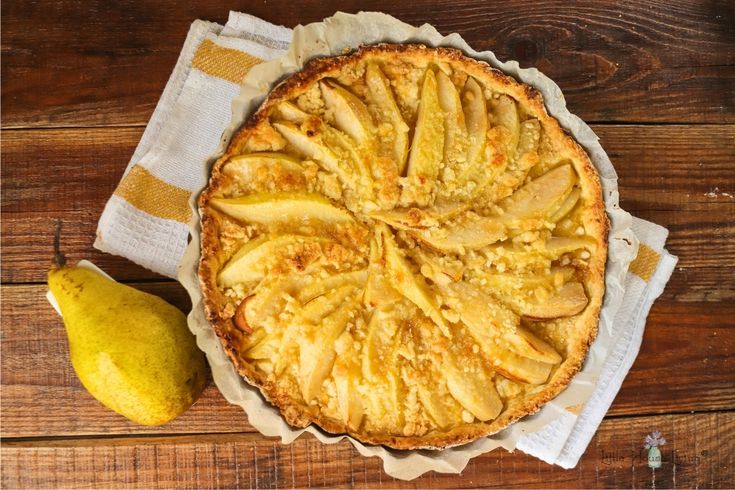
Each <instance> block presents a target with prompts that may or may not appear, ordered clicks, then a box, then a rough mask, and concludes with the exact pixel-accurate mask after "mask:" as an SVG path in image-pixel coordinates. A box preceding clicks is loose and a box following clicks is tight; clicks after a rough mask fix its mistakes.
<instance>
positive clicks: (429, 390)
mask: <svg viewBox="0 0 735 490" xmlns="http://www.w3.org/2000/svg"><path fill="white" fill-rule="evenodd" d="M422 378H423V379H421V380H419V382H418V383H417V384H416V391H417V393H418V397H419V401H420V402H421V405H422V406H423V407H424V409H425V410H426V413H427V414H428V416H429V417H430V418H431V420H433V421H434V423H435V424H436V425H437V426H438V427H439V428H440V429H446V428H448V427H451V426H452V425H454V424H456V423H457V422H458V421H459V420H461V418H462V407H461V406H460V405H459V404H458V403H457V402H456V401H454V399H453V398H450V397H446V396H444V397H443V396H441V395H439V393H437V391H436V388H435V387H434V386H432V385H434V384H436V382H437V381H436V379H431V375H430V374H426V375H423V376H422Z"/></svg>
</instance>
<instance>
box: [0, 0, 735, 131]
mask: <svg viewBox="0 0 735 490" xmlns="http://www.w3.org/2000/svg"><path fill="white" fill-rule="evenodd" d="M229 7H232V8H239V9H240V10H242V11H245V12H247V13H250V14H253V15H256V16H259V17H261V18H263V19H266V20H269V21H271V22H274V23H276V24H284V25H286V26H289V27H293V26H295V25H296V24H298V23H299V22H303V23H306V22H313V21H318V20H320V19H322V18H324V17H326V16H329V15H332V14H333V13H334V12H336V11H337V10H343V11H347V12H357V11H360V10H379V11H384V12H386V13H389V14H392V15H395V16H396V17H398V18H400V19H402V20H404V21H406V22H409V23H412V24H416V25H418V24H422V23H424V22H430V23H432V24H434V25H435V26H436V27H437V29H438V30H439V31H440V32H443V33H446V34H449V33H451V32H459V33H460V34H461V35H462V36H464V38H465V39H466V40H467V41H468V42H469V44H470V45H471V46H473V47H474V48H475V49H478V50H485V49H492V50H494V51H495V52H496V53H497V55H498V57H499V58H500V59H516V60H518V61H519V62H520V64H521V66H524V67H528V66H535V67H537V68H539V69H541V70H542V71H544V72H545V73H546V74H547V75H549V76H550V77H551V78H552V79H554V80H555V81H556V82H557V83H558V84H559V85H560V86H561V88H562V89H563V90H564V93H565V96H566V98H567V100H568V102H569V107H570V108H571V110H572V112H574V113H575V114H578V115H579V116H580V117H582V118H583V119H585V120H587V121H618V122H654V121H655V122H693V123H694V122H696V123H705V122H709V123H727V122H735V110H734V109H735V94H734V92H733V90H732V86H733V83H735V52H734V51H733V49H732V46H733V42H735V27H734V26H735V12H734V11H733V5H732V2H728V1H727V0H711V1H707V2H690V1H687V0H675V1H664V0H645V1H640V2H634V1H625V2H612V1H609V0H597V1H592V2H586V3H585V5H584V6H583V7H582V6H579V5H576V4H573V3H569V2H559V1H543V2H534V5H533V8H528V4H527V2H525V1H523V0H509V1H506V2H493V3H478V2H474V1H471V0H452V1H447V0H432V1H425V2H419V3H417V2H408V3H406V2H394V1H390V0H377V1H370V2H368V1H357V0H354V1H351V2H348V3H345V2H342V1H339V0H324V1H320V2H312V1H309V2H306V4H305V5H304V7H303V8H298V9H296V10H295V9H294V8H293V6H292V3H291V2H289V1H285V0H270V1H268V2H262V3H261V2H250V3H247V4H242V5H239V6H233V5H227V6H224V5H223V4H222V2H220V1H217V0H206V1H201V2H195V3H194V2H191V3H189V4H187V3H182V2H179V1H173V0H165V1H157V2H153V1H150V0H148V1H143V2H141V1H133V0H121V1H118V2H102V3H95V4H94V5H93V6H92V7H91V8H90V5H89V4H87V3H85V2H75V1H70V0H65V1H59V2H53V3H52V4H51V5H47V4H46V3H45V2H3V5H2V30H3V65H2V105H3V121H2V124H3V125H4V126H5V127H28V126H89V125H122V124H132V125H141V124H144V123H145V122H146V121H147V120H148V118H149V117H150V114H151V112H152V111H153V108H154V107H155V104H156V102H157V100H158V97H159V96H160V93H161V90H162V89H163V87H164V85H165V83H166V80H167V79H168V76H169V74H170V73H171V70H172V68H173V66H174V64H175V62H176V59H177V56H178V53H179V50H180V49H181V46H182V44H183V41H184V39H185V37H186V33H187V31H188V29H189V26H190V24H191V22H193V21H194V19H196V18H201V19H206V20H211V21H216V22H219V23H224V22H225V20H226V15H227V9H228V8H229ZM80 24H81V25H80ZM82 26H83V27H82ZM50 80H53V89H50V87H49V81H50Z"/></svg>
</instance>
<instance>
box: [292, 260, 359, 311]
mask: <svg viewBox="0 0 735 490" xmlns="http://www.w3.org/2000/svg"><path fill="white" fill-rule="evenodd" d="M367 275H368V270H367V269H360V270H356V271H351V272H342V273H340V274H334V275H331V276H329V277H326V278H324V279H314V282H312V283H310V284H307V285H305V286H304V287H302V288H301V289H300V290H299V291H298V292H297V293H296V299H297V300H298V301H299V302H300V303H301V304H302V305H303V304H306V303H307V302H309V301H311V300H312V299H314V298H316V297H317V296H321V295H323V294H327V293H328V292H330V291H331V290H333V289H335V288H340V287H342V286H356V287H362V286H363V285H364V284H365V281H366V280H367Z"/></svg>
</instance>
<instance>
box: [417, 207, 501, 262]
mask: <svg viewBox="0 0 735 490" xmlns="http://www.w3.org/2000/svg"><path fill="white" fill-rule="evenodd" d="M413 234H414V235H415V236H416V237H417V238H419V239H420V240H421V241H423V242H425V243H426V244H428V245H429V246H431V247H432V248H435V249H436V250H441V251H442V252H449V253H460V254H461V253H464V252H465V250H477V249H480V248H483V247H485V246H487V245H490V244H492V243H495V242H498V241H501V240H505V239H506V238H507V233H506V228H505V225H503V224H502V223H499V222H498V221H497V220H494V219H492V218H487V217H485V216H480V215H478V214H475V213H473V212H467V213H465V214H464V215H463V216H462V217H461V219H458V220H457V221H455V222H453V223H452V224H450V225H445V226H439V227H436V228H429V229H426V230H419V231H416V232H413Z"/></svg>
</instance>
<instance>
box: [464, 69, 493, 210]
mask: <svg viewBox="0 0 735 490" xmlns="http://www.w3.org/2000/svg"><path fill="white" fill-rule="evenodd" d="M462 99H463V102H464V114H465V121H466V122H467V137H468V141H469V144H468V146H467V158H466V163H465V165H464V166H463V167H462V169H461V171H460V172H459V175H458V176H457V185H458V187H460V189H462V190H461V191H460V192H459V196H458V197H460V198H462V197H465V196H467V197H472V196H475V195H476V194H477V193H478V192H479V191H480V190H481V189H483V188H484V187H485V186H486V185H487V184H488V183H489V182H490V181H491V180H492V179H493V178H494V177H495V173H496V172H497V170H498V169H497V167H496V166H493V165H490V162H489V161H488V156H487V155H486V151H485V150H486V145H487V129H488V118H487V103H486V101H485V95H484V94H483V91H482V87H481V86H480V84H478V83H477V81H475V79H474V78H468V79H467V82H465V87H464V91H463V94H462Z"/></svg>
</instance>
